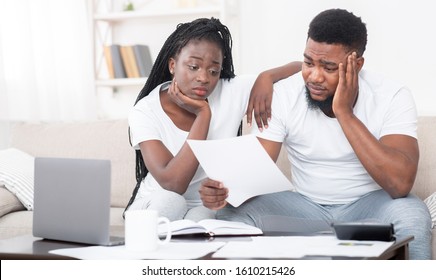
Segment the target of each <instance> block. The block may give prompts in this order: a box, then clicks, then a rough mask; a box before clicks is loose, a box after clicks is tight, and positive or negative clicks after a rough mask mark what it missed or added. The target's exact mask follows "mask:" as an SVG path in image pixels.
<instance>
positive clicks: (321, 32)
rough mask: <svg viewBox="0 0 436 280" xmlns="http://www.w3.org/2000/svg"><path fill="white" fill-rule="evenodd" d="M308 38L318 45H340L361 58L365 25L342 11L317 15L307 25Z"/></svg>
mask: <svg viewBox="0 0 436 280" xmlns="http://www.w3.org/2000/svg"><path fill="white" fill-rule="evenodd" d="M307 35H308V38H310V39H312V40H314V41H315V42H319V43H327V44H340V45H343V46H345V47H348V48H349V49H350V51H356V52H357V55H358V56H362V55H363V53H364V52H365V49H366V42H367V31H366V25H365V23H363V22H362V20H361V18H360V17H357V16H355V15H354V14H353V13H351V12H348V11H346V10H342V9H330V10H326V11H323V12H321V13H320V14H318V15H317V16H316V17H315V18H314V19H313V20H312V21H311V22H310V25H309V31H308V33H307Z"/></svg>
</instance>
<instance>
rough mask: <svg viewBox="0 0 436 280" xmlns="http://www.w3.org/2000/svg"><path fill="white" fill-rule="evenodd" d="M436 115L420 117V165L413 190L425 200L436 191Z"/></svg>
mask: <svg viewBox="0 0 436 280" xmlns="http://www.w3.org/2000/svg"><path fill="white" fill-rule="evenodd" d="M435 123H436V117H434V116H420V117H419V118H418V144H419V165H418V173H417V174H416V180H415V185H414V187H413V189H412V192H413V193H414V194H416V195H417V196H418V197H419V198H421V199H422V200H424V199H425V198H427V197H429V196H430V195H431V194H432V193H434V192H436V172H435V170H436V157H435V155H436V145H435V141H434V139H435V138H436V129H435Z"/></svg>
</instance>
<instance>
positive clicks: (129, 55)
mask: <svg viewBox="0 0 436 280" xmlns="http://www.w3.org/2000/svg"><path fill="white" fill-rule="evenodd" d="M120 51H121V58H122V60H123V64H124V69H126V74H127V78H139V70H138V66H137V65H136V59H135V54H134V52H133V47H132V46H121V47H120Z"/></svg>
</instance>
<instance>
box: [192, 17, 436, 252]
mask: <svg viewBox="0 0 436 280" xmlns="http://www.w3.org/2000/svg"><path fill="white" fill-rule="evenodd" d="M366 42H367V31H366V26H365V24H364V23H363V22H362V21H361V19H360V18H359V17H356V16H355V15H354V14H352V13H350V12H348V11H345V10H341V9H332V10H327V11H324V12H321V13H320V14H319V15H317V16H316V17H315V18H314V19H313V20H312V22H311V23H310V26H309V31H308V38H307V42H306V48H305V50H304V62H303V68H302V75H301V76H300V75H294V76H292V77H290V78H288V79H286V80H283V81H281V82H279V83H277V84H275V85H274V92H275V93H274V97H273V104H272V119H271V120H270V121H269V123H268V128H267V129H265V130H263V131H259V130H258V129H257V128H256V127H254V128H253V133H255V134H256V135H257V136H258V138H259V141H260V142H261V143H262V145H263V146H264V148H265V149H266V151H267V152H268V153H269V155H270V156H271V158H272V159H273V160H277V157H278V155H279V152H280V148H281V146H282V143H284V145H285V147H286V149H287V153H288V158H289V160H290V162H291V166H292V168H291V171H292V183H293V184H294V186H295V189H296V192H281V193H274V194H268V195H263V196H259V197H256V198H254V199H251V200H249V201H247V202H246V203H244V204H243V205H241V206H240V207H238V208H234V207H232V206H231V205H226V201H225V198H226V196H227V192H228V190H227V189H226V188H225V186H222V184H221V183H219V182H216V181H213V180H210V179H208V180H205V181H204V182H203V184H202V187H201V189H200V193H201V197H202V200H203V204H204V205H205V206H207V207H208V208H211V209H216V210H218V209H221V210H220V211H218V213H217V218H219V219H226V220H239V221H243V222H245V223H248V224H255V225H256V226H259V227H261V228H262V227H263V225H262V217H263V216H267V215H285V216H289V217H293V218H297V219H309V220H324V221H326V222H328V223H330V222H333V221H343V222H349V221H359V220H378V221H381V222H384V223H393V224H394V228H395V232H396V234H398V235H413V236H414V241H412V242H411V243H410V247H409V252H410V258H411V259H429V258H431V249H430V243H431V231H430V224H431V222H430V214H429V213H428V209H427V208H426V206H425V204H424V203H423V202H422V201H421V200H419V199H418V198H416V197H415V196H413V195H412V194H410V193H409V192H410V190H411V188H412V186H413V183H414V180H415V177H416V172H417V166H418V159H419V149H418V144H417V139H416V129H417V112H416V108H415V103H414V100H413V97H412V94H411V93H410V91H409V90H408V89H407V88H406V87H404V86H402V85H400V84H397V83H394V82H392V81H388V80H386V79H383V78H382V77H379V76H376V75H374V74H371V73H368V72H366V71H364V70H361V69H362V66H363V64H364V58H363V53H364V51H365V48H366ZM224 206H225V207H224Z"/></svg>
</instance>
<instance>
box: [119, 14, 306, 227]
mask: <svg viewBox="0 0 436 280" xmlns="http://www.w3.org/2000/svg"><path fill="white" fill-rule="evenodd" d="M231 47H232V38H231V35H230V32H229V30H228V29H227V27H226V26H225V25H223V24H221V22H220V21H219V20H218V19H214V18H211V19H206V18H202V19H197V20H194V21H192V22H188V23H183V24H179V25H178V26H177V28H176V30H175V31H174V32H173V33H172V34H171V35H170V36H169V37H168V39H167V40H166V42H165V43H164V45H163V47H162V49H161V51H160V53H159V55H158V57H157V58H156V62H155V64H154V65H153V68H152V70H151V73H150V77H149V78H148V80H147V82H146V84H145V86H144V88H143V89H142V90H141V92H140V94H139V96H138V98H137V100H136V103H135V106H134V107H133V109H132V111H131V113H130V115H129V126H130V140H131V144H132V146H133V147H134V148H135V149H136V162H137V166H136V177H137V182H138V184H137V186H136V188H135V191H134V192H133V195H132V198H131V200H130V202H129V204H128V206H127V207H126V209H128V210H130V209H156V210H158V211H159V213H160V216H165V217H167V218H169V219H170V220H178V219H183V218H185V219H192V220H195V221H198V220H201V219H205V218H214V217H215V213H214V211H212V210H210V209H207V208H206V207H203V206H202V202H201V199H200V196H199V193H198V189H199V186H200V183H201V181H202V180H203V179H205V178H206V175H205V173H204V171H203V169H202V168H201V166H199V163H198V161H197V159H196V158H195V156H194V154H193V153H192V151H191V149H190V148H189V146H188V144H187V142H186V140H187V139H197V140H204V139H218V138H227V137H234V136H236V135H237V134H238V131H239V129H240V124H241V120H242V118H243V116H244V114H245V112H246V108H247V104H248V101H249V97H250V90H251V88H252V86H253V84H254V82H255V77H251V76H250V77H248V76H247V77H235V74H234V70H233V60H232V53H231ZM300 69H301V63H294V64H292V63H291V64H288V65H286V66H284V67H280V68H277V69H273V70H270V71H266V72H264V73H263V75H261V76H259V78H258V79H257V81H256V84H257V85H258V87H256V88H255V91H254V93H253V94H252V100H253V101H251V102H250V106H249V108H253V106H254V107H255V108H265V109H264V110H266V111H268V109H269V107H270V105H269V104H270V101H271V95H272V81H277V80H279V79H282V78H284V77H287V76H289V75H291V74H293V73H295V72H298V71H299V70H300ZM264 95H266V97H263V96H264ZM254 100H258V101H254ZM264 100H265V101H264ZM255 102H257V103H255ZM253 104H254V105H253ZM250 110H251V109H250ZM257 111H260V110H258V109H256V110H255V112H257ZM249 115H250V117H251V111H250V112H249ZM255 117H256V122H258V124H259V123H261V122H262V121H263V123H264V124H265V125H267V117H268V114H267V113H266V114H264V113H263V112H261V113H260V114H257V113H255ZM250 119H251V118H250ZM148 171H149V172H148Z"/></svg>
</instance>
